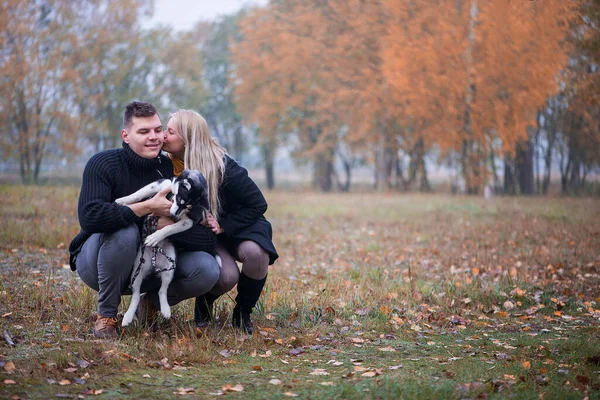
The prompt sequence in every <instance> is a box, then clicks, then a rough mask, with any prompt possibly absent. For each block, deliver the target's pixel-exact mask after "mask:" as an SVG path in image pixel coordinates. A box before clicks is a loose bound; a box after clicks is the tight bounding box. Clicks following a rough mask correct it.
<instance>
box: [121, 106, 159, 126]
mask: <svg viewBox="0 0 600 400" xmlns="http://www.w3.org/2000/svg"><path fill="white" fill-rule="evenodd" d="M156 114H158V111H156V108H155V107H154V106H153V105H152V104H150V103H147V102H145V101H132V102H131V103H129V104H127V106H125V111H124V112H123V129H129V128H131V125H132V122H133V118H134V117H136V118H144V117H152V116H154V115H156Z"/></svg>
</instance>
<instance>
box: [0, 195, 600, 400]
mask: <svg viewBox="0 0 600 400" xmlns="http://www.w3.org/2000/svg"><path fill="white" fill-rule="evenodd" d="M266 196H267V199H268V201H269V211H268V215H267V216H268V218H269V219H270V221H271V222H272V224H273V228H274V240H275V244H276V246H277V248H278V250H279V252H280V254H281V259H280V260H279V261H278V262H277V263H276V264H275V265H274V266H273V267H271V269H270V273H269V279H268V282H267V287H266V289H265V292H264V294H263V296H262V298H261V301H260V303H259V306H258V307H257V310H256V312H255V314H254V317H253V320H254V321H255V323H256V324H257V325H258V327H259V328H258V330H257V331H258V332H257V333H256V334H255V335H254V336H253V337H246V336H244V335H241V334H240V333H239V332H237V331H234V330H233V329H232V328H230V327H229V324H228V322H229V321H230V318H231V315H230V313H231V309H232V307H233V300H232V299H233V298H235V290H234V291H233V292H231V293H229V294H228V295H227V296H224V297H222V298H221V299H219V301H218V303H217V315H218V317H219V320H218V323H217V324H216V325H215V326H213V327H211V329H210V330H209V331H208V332H207V333H206V334H204V335H198V334H197V332H196V331H195V329H194V327H193V323H192V321H191V320H192V315H193V309H192V303H191V302H190V301H187V302H183V303H182V304H179V305H177V306H175V307H174V308H173V311H174V318H173V320H172V321H171V322H167V323H165V324H164V329H163V330H161V331H160V332H149V331H147V330H145V329H141V328H138V327H132V328H129V329H127V330H126V331H124V332H123V333H122V335H121V337H120V339H119V340H118V341H116V342H113V343H108V342H103V341H97V340H94V339H93V337H92V336H91V335H90V328H91V326H92V323H93V311H94V310H95V308H96V298H97V295H96V293H95V292H93V291H91V290H90V289H88V288H87V287H86V286H85V285H84V284H83V283H82V282H81V280H80V279H79V278H78V276H77V274H76V273H73V272H71V271H70V270H69V269H68V268H65V264H66V263H67V254H66V246H68V244H69V241H70V239H71V238H72V237H73V236H74V235H75V233H76V232H77V231H78V225H77V219H76V202H77V190H76V189H73V188H65V189H64V190H62V189H60V188H58V187H42V188H40V187H24V186H0V204H1V205H2V207H1V209H0V219H1V221H2V223H1V224H0V240H1V243H3V246H2V249H1V253H0V254H2V258H1V259H0V276H1V277H2V279H1V280H0V332H5V331H6V333H7V335H8V336H9V337H10V338H11V339H12V341H14V343H15V345H14V346H10V345H9V344H8V343H6V342H4V343H2V342H1V339H0V344H1V345H2V346H1V347H0V349H1V350H0V375H1V376H0V398H11V397H13V396H17V397H19V398H39V399H46V398H53V397H56V396H58V397H59V398H60V397H69V398H77V397H78V396H81V397H85V398H87V397H90V398H91V397H96V395H97V396H98V398H153V399H154V398H165V399H167V398H174V397H177V398H178V397H180V396H179V395H176V394H174V392H180V393H184V392H185V391H184V390H183V389H181V390H179V388H184V389H186V390H187V392H186V393H187V394H186V395H185V396H182V397H190V398H212V397H218V396H217V395H218V394H220V393H221V392H228V391H230V392H229V393H226V395H227V396H230V397H231V396H234V397H240V398H242V397H243V398H244V399H246V398H249V399H261V398H286V397H288V396H291V395H296V396H297V397H298V398H306V399H312V398H334V399H396V398H411V399H412V398H456V399H461V398H488V397H490V398H519V399H521V398H525V399H527V398H531V399H539V398H541V397H542V398H544V399H563V398H567V399H568V398H585V397H588V398H599V396H598V393H599V390H600V365H598V362H597V359H598V357H600V350H599V348H600V347H599V346H598V344H599V343H600V330H599V329H598V327H599V320H600V304H599V303H600V276H599V274H598V270H599V267H600V260H599V259H598V252H597V249H598V248H600V202H599V201H598V200H590V199H538V198H531V199H521V198H514V199H513V198H496V199H494V200H493V201H484V200H483V199H480V198H469V197H448V196H441V197H433V196H423V195H389V194H382V195H378V194H346V195H342V194H328V195H321V194H316V193H305V194H302V193H283V192H273V193H266ZM23 198H27V199H28V201H27V202H26V204H22V201H21V199H23ZM128 302H129V298H128V297H124V298H123V303H122V305H121V310H122V311H124V310H125V309H126V307H127V305H128ZM12 365H14V368H13V367H12ZM65 380H68V382H67V381H65ZM273 380H277V381H273ZM11 381H14V382H15V383H14V384H13V383H12V382H11ZM61 381H62V383H63V385H61V384H60V383H61ZM7 382H8V383H7ZM237 384H240V385H242V386H243V390H242V391H241V392H235V391H232V390H233V389H232V388H235V385H237ZM94 391H95V392H94ZM100 391H101V393H100ZM94 393H96V395H94ZM286 393H287V395H286Z"/></svg>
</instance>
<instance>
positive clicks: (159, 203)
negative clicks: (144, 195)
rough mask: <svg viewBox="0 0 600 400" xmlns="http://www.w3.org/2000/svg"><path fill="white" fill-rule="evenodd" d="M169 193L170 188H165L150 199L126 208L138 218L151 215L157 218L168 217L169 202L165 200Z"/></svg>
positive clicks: (169, 210) (169, 214)
mask: <svg viewBox="0 0 600 400" xmlns="http://www.w3.org/2000/svg"><path fill="white" fill-rule="evenodd" d="M170 191H171V188H170V187H167V188H165V189H163V190H161V191H160V192H158V193H156V194H155V195H154V197H152V198H151V199H149V200H144V201H141V202H139V203H135V204H129V205H128V206H127V207H129V208H131V210H132V211H133V212H134V213H135V215H137V216H138V217H141V216H143V215H146V214H153V215H157V216H159V217H169V216H171V201H170V200H167V194H168V193H169V192H170Z"/></svg>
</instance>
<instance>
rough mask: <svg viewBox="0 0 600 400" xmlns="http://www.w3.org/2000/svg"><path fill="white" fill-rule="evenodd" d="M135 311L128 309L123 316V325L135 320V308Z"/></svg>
mask: <svg viewBox="0 0 600 400" xmlns="http://www.w3.org/2000/svg"><path fill="white" fill-rule="evenodd" d="M133 311H134V312H129V311H127V312H126V313H125V315H124V316H123V322H122V323H121V326H123V327H125V326H127V325H129V324H130V323H131V322H132V321H133V316H134V315H135V310H133Z"/></svg>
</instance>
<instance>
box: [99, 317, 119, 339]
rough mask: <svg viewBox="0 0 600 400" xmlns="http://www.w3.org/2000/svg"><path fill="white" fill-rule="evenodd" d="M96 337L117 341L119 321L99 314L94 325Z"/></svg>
mask: <svg viewBox="0 0 600 400" xmlns="http://www.w3.org/2000/svg"><path fill="white" fill-rule="evenodd" d="M94 336H96V337H97V338H99V339H116V338H117V336H118V334H117V319H116V318H112V317H103V316H102V315H100V314H98V317H97V318H96V323H95V324H94Z"/></svg>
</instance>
